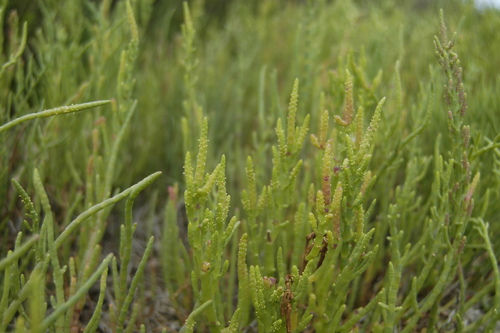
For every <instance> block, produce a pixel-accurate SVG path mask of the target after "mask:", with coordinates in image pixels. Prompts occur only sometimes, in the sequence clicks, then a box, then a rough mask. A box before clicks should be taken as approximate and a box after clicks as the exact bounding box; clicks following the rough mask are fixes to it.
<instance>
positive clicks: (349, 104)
mask: <svg viewBox="0 0 500 333" xmlns="http://www.w3.org/2000/svg"><path fill="white" fill-rule="evenodd" d="M344 90H345V97H344V112H343V115H342V118H343V121H344V123H345V124H346V125H349V124H350V123H351V121H352V118H353V116H354V98H353V84H352V77H351V73H350V72H349V70H348V69H346V70H345V85H344Z"/></svg>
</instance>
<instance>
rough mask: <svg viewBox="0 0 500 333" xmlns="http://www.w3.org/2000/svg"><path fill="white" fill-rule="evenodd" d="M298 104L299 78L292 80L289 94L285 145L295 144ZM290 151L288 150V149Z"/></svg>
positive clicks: (289, 146)
mask: <svg viewBox="0 0 500 333" xmlns="http://www.w3.org/2000/svg"><path fill="white" fill-rule="evenodd" d="M298 104H299V79H295V81H294V82H293V89H292V94H291V95H290V105H289V107H288V115H287V135H286V137H287V147H288V149H290V148H291V147H294V146H295V118H296V117H297V106H298ZM288 153H290V151H288Z"/></svg>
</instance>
